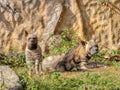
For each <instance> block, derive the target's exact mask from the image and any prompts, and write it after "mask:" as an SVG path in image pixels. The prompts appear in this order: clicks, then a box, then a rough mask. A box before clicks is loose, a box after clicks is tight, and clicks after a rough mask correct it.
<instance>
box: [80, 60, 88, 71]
mask: <svg viewBox="0 0 120 90" xmlns="http://www.w3.org/2000/svg"><path fill="white" fill-rule="evenodd" d="M86 64H87V62H86V61H81V63H80V68H81V69H83V70H86V69H88V68H87V67H86Z"/></svg>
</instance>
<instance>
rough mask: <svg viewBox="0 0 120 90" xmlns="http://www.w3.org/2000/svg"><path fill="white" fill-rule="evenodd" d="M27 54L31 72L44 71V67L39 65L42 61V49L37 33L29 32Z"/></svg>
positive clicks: (38, 72)
mask: <svg viewBox="0 0 120 90" xmlns="http://www.w3.org/2000/svg"><path fill="white" fill-rule="evenodd" d="M26 33H27V32H26ZM27 34H28V33H27ZM25 55H26V63H27V65H28V68H29V74H30V75H32V74H33V72H35V73H36V74H40V73H42V68H41V66H40V67H39V64H40V62H42V50H41V48H40V46H39V45H38V38H37V33H31V34H28V36H27V46H26V50H25ZM34 70H35V71H34Z"/></svg>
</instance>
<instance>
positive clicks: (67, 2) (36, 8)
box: [0, 0, 120, 52]
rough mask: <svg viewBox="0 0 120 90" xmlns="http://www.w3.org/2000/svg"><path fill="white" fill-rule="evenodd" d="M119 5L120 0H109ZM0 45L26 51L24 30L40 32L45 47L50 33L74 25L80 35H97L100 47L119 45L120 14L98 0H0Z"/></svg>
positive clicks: (88, 36) (81, 36)
mask: <svg viewBox="0 0 120 90" xmlns="http://www.w3.org/2000/svg"><path fill="white" fill-rule="evenodd" d="M109 1H110V2H111V3H112V4H114V5H115V6H116V8H114V9H115V10H118V9H117V7H118V8H119V7H120V0H109ZM0 6H1V7H0V49H1V50H2V51H3V52H8V51H9V50H11V51H17V52H18V51H24V49H25V45H26V35H25V32H24V31H25V30H26V31H28V32H30V33H31V32H34V31H37V32H38V37H39V44H40V45H41V47H43V48H42V49H43V51H44V45H45V42H46V41H48V38H49V37H50V34H51V33H55V34H59V33H60V32H61V31H62V30H64V29H73V30H75V32H76V33H77V35H78V37H79V38H81V39H83V40H88V39H90V38H91V36H92V35H94V36H95V38H96V41H97V42H98V43H99V45H100V47H101V49H103V48H105V47H108V48H115V49H118V48H119V46H120V45H119V43H120V24H119V23H120V15H119V12H118V13H117V12H115V11H114V10H112V9H109V8H108V7H107V6H102V5H101V4H100V2H99V0H1V1H0ZM1 50H0V51H1Z"/></svg>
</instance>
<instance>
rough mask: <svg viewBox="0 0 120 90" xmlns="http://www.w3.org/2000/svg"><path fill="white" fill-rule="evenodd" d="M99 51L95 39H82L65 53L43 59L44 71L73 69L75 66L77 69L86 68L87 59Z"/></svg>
mask: <svg viewBox="0 0 120 90" xmlns="http://www.w3.org/2000/svg"><path fill="white" fill-rule="evenodd" d="M97 52H98V45H97V44H96V43H95V42H94V40H90V41H88V42H85V41H81V42H80V44H79V45H78V46H76V47H74V48H72V49H71V50H69V51H68V52H67V53H66V54H65V55H62V56H59V55H58V56H50V57H48V58H46V59H44V60H43V63H42V66H43V71H46V72H53V71H61V72H63V71H71V70H72V69H73V68H74V67H75V68H77V70H86V69H87V67H86V66H85V65H86V64H87V61H88V60H89V59H90V58H91V57H92V56H93V55H94V54H96V53H97ZM56 57H57V58H56Z"/></svg>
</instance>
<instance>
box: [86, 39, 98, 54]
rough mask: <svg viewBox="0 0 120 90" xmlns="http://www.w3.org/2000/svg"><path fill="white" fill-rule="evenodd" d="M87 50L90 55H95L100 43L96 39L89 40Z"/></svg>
mask: <svg viewBox="0 0 120 90" xmlns="http://www.w3.org/2000/svg"><path fill="white" fill-rule="evenodd" d="M85 48H86V51H87V52H88V53H89V54H90V55H94V54H96V53H98V50H99V49H98V44H97V43H95V41H94V40H90V41H88V42H87V44H86V46H85Z"/></svg>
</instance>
